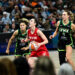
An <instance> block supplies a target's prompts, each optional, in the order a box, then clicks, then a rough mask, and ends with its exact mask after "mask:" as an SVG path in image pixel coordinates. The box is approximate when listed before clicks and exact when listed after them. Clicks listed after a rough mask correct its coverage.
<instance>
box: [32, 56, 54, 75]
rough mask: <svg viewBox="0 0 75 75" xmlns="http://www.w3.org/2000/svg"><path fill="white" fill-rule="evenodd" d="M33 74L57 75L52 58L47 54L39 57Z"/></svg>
mask: <svg viewBox="0 0 75 75" xmlns="http://www.w3.org/2000/svg"><path fill="white" fill-rule="evenodd" d="M33 75H55V70H54V65H53V62H52V60H51V59H50V58H49V57H47V56H42V57H39V58H38V60H37V61H36V65H35V68H34V72H33Z"/></svg>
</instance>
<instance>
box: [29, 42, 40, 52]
mask: <svg viewBox="0 0 75 75" xmlns="http://www.w3.org/2000/svg"><path fill="white" fill-rule="evenodd" d="M38 48H39V46H38V43H37V42H35V41H32V42H30V44H29V49H30V50H32V51H36V50H37V49H38Z"/></svg>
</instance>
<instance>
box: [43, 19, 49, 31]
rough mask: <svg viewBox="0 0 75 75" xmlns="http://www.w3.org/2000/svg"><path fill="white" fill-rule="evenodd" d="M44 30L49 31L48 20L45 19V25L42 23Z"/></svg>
mask: <svg viewBox="0 0 75 75" xmlns="http://www.w3.org/2000/svg"><path fill="white" fill-rule="evenodd" d="M44 29H45V30H49V29H50V21H49V19H48V18H47V19H46V21H45V23H44Z"/></svg>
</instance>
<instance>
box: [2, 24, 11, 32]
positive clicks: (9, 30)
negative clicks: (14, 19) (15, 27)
mask: <svg viewBox="0 0 75 75" xmlns="http://www.w3.org/2000/svg"><path fill="white" fill-rule="evenodd" d="M10 32H11V29H10V26H9V24H6V25H5V27H4V28H3V33H10Z"/></svg>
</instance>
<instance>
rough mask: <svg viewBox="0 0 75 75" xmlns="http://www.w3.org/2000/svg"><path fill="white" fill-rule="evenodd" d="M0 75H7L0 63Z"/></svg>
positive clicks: (5, 69) (4, 67)
mask: <svg viewBox="0 0 75 75" xmlns="http://www.w3.org/2000/svg"><path fill="white" fill-rule="evenodd" d="M0 75H9V74H8V70H7V68H6V66H5V65H4V64H3V63H2V62H0Z"/></svg>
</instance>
